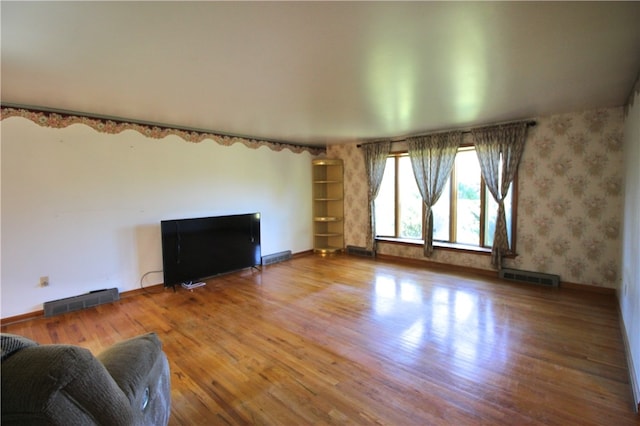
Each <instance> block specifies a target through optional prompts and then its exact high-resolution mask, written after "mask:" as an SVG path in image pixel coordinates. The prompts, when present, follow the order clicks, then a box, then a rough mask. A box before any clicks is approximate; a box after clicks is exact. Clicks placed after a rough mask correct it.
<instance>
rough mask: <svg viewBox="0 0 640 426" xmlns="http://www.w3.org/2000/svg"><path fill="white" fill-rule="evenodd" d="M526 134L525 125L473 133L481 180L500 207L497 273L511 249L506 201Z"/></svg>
mask: <svg viewBox="0 0 640 426" xmlns="http://www.w3.org/2000/svg"><path fill="white" fill-rule="evenodd" d="M526 133H527V123H526V122H520V123H512V124H506V125H498V126H490V127H483V128H480V129H477V130H473V131H472V132H471V134H472V135H473V138H474V140H475V147H476V154H477V155H478V161H479V163H480V170H481V171H482V177H483V178H484V180H485V183H486V184H487V188H488V189H489V192H490V193H491V196H493V199H494V200H495V201H496V202H497V203H498V216H497V218H496V229H495V234H494V237H493V246H492V247H491V264H492V265H493V266H494V267H496V268H498V269H500V268H501V267H502V257H503V256H504V254H505V253H507V252H508V251H509V250H510V248H511V245H510V243H509V236H508V234H507V218H506V215H505V210H504V198H505V197H506V196H507V193H508V192H509V187H510V186H511V183H512V182H513V179H514V176H515V174H516V171H517V170H518V164H519V163H520V158H521V157H522V151H523V150H524V142H525V137H526Z"/></svg>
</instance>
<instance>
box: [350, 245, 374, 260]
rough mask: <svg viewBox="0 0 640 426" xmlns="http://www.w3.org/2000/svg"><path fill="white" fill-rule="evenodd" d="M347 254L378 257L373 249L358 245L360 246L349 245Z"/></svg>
mask: <svg viewBox="0 0 640 426" xmlns="http://www.w3.org/2000/svg"><path fill="white" fill-rule="evenodd" d="M347 254H353V255H356V256H364V257H376V256H375V252H374V251H373V250H368V249H367V248H365V247H358V246H347Z"/></svg>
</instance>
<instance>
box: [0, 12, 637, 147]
mask: <svg viewBox="0 0 640 426" xmlns="http://www.w3.org/2000/svg"><path fill="white" fill-rule="evenodd" d="M0 12H1V15H2V29H1V36H2V39H1V40H2V70H1V71H2V81H1V82H2V92H1V100H2V103H3V104H12V105H25V106H36V107H44V108H55V109H61V110H68V111H75V112H84V113H90V114H100V115H105V116H111V117H121V118H127V119H132V120H141V121H147V122H153V123H163V124H168V125H176V126H183V127H191V128H197V129H203V130H209V131H214V132H219V133H227V134H235V135H242V136H248V137H255V138H262V139H269V140H280V141H289V142H294V143H302V144H313V145H320V146H323V145H325V144H331V143H339V142H345V141H354V140H363V139H371V138H380V137H399V136H404V135H408V134H415V133H424V132H428V131H432V130H444V129H452V128H460V127H462V128H464V127H470V126H473V125H478V124H488V123H494V122H500V121H507V120H514V119H521V118H531V117H536V116H541V115H548V114H554V113H560V112H568V111H577V110H582V109H589V108H597V107H609V106H619V105H623V104H624V102H625V101H626V99H627V97H628V95H629V93H630V92H631V89H632V86H633V84H634V82H635V80H636V78H637V76H638V72H639V71H640V2H637V1H636V2H621V3H613V2H586V3H582V2H580V3H574V2H567V3H564V2H562V3H559V2H504V3H494V2H471V3H467V2H443V3H440V2H407V3H404V2H276V3H271V2H9V1H2V2H1V3H0Z"/></svg>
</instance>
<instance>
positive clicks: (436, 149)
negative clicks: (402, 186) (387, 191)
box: [407, 131, 462, 257]
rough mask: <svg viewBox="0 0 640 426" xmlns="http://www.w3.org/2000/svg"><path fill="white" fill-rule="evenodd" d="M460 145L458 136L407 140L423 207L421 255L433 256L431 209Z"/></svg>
mask: <svg viewBox="0 0 640 426" xmlns="http://www.w3.org/2000/svg"><path fill="white" fill-rule="evenodd" d="M461 142H462V132H459V131H458V132H449V133H439V134H435V135H428V136H418V137H413V138H409V139H407V144H408V145H409V158H410V159H411V167H412V168H413V174H414V175H415V178H416V182H417V184H418V189H419V190H420V195H422V202H423V203H424V206H425V211H426V212H425V219H424V225H423V229H425V230H426V231H425V233H424V235H425V238H424V255H425V256H426V257H431V255H432V254H433V215H432V212H431V208H432V207H433V205H434V204H435V203H436V202H437V201H438V198H440V195H441V194H442V190H443V188H444V185H445V184H446V183H447V179H449V175H450V174H451V168H452V167H453V163H454V161H455V159H456V154H457V153H458V147H459V146H460V144H461Z"/></svg>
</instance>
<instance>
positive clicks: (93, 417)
mask: <svg viewBox="0 0 640 426" xmlns="http://www.w3.org/2000/svg"><path fill="white" fill-rule="evenodd" d="M1 375H2V424H3V425H45V424H46V425H52V424H53V425H91V424H104V425H106V424H112V425H131V424H134V423H133V421H134V419H133V416H132V410H131V407H130V404H129V401H128V400H127V398H126V396H125V394H124V393H123V392H121V391H120V390H119V388H118V385H117V384H116V383H115V381H114V380H113V378H111V376H110V375H109V374H108V372H107V371H106V369H105V368H104V366H103V365H102V364H101V363H100V362H99V361H98V360H97V359H96V358H95V357H94V356H93V355H92V354H91V352H89V351H88V350H87V349H84V348H80V347H77V346H70V345H42V346H31V347H25V348H24V349H21V350H20V351H19V352H17V353H15V354H13V355H11V356H10V357H8V358H7V359H5V360H4V361H3V362H2V372H1Z"/></svg>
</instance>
